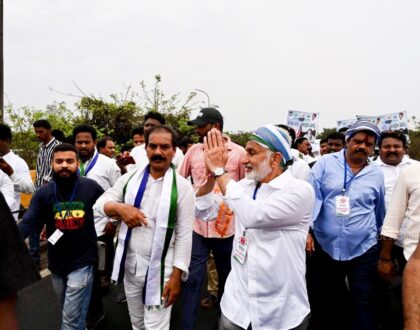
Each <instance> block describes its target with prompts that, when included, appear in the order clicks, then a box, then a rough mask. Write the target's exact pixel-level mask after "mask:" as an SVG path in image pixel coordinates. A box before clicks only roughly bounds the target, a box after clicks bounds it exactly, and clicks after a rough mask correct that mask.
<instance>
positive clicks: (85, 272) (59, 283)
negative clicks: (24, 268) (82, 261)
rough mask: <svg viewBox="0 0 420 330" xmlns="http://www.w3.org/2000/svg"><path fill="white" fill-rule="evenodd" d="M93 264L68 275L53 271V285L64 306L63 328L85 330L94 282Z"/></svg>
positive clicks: (66, 329)
mask: <svg viewBox="0 0 420 330" xmlns="http://www.w3.org/2000/svg"><path fill="white" fill-rule="evenodd" d="M93 272H94V270H93V266H92V265H91V266H86V267H83V268H79V269H76V270H74V271H72V272H71V273H70V274H68V275H67V276H60V275H57V274H54V273H52V274H51V279H52V285H53V289H54V292H55V293H56V295H57V297H58V300H59V303H60V305H61V307H62V319H61V330H70V329H71V330H84V329H85V326H86V314H87V311H88V307H89V301H90V294H91V292H92V283H93Z"/></svg>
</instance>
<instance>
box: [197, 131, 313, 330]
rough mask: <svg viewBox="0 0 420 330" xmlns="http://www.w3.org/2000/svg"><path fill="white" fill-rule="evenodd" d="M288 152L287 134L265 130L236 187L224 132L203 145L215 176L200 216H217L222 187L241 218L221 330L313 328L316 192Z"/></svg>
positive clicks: (250, 149)
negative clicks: (309, 276) (309, 235)
mask: <svg viewBox="0 0 420 330" xmlns="http://www.w3.org/2000/svg"><path fill="white" fill-rule="evenodd" d="M289 146H290V137H289V135H288V132H287V131H286V130H284V129H281V128H278V127H275V126H273V125H266V126H263V127H261V128H259V129H258V130H256V131H255V133H254V134H253V135H252V136H251V138H250V141H248V142H247V144H246V151H247V155H246V156H245V158H244V159H243V162H244V164H245V168H246V178H245V179H243V180H241V181H239V182H235V181H234V180H233V179H231V178H230V176H229V174H228V173H226V172H225V171H224V170H223V168H224V167H225V165H226V162H227V158H228V156H227V150H226V148H225V146H224V142H223V139H222V136H221V133H220V132H219V131H217V130H215V129H212V130H211V131H210V132H209V133H208V135H207V138H206V139H205V141H204V154H205V161H206V166H207V169H208V171H209V172H210V173H213V176H210V178H209V180H208V182H207V183H206V184H205V185H204V186H202V187H201V188H200V189H199V190H198V191H197V211H196V212H197V213H200V217H202V218H205V216H206V215H209V216H210V215H211V213H212V212H215V211H216V212H217V208H218V207H219V205H220V204H219V203H217V201H215V199H214V193H213V188H214V185H215V183H217V185H218V186H219V188H220V190H221V191H222V193H223V195H224V199H225V202H226V203H227V204H228V206H229V208H230V209H231V210H232V211H233V212H234V213H235V217H236V225H235V239H234V243H233V249H234V250H233V253H232V270H231V272H230V274H229V276H228V279H227V281H226V285H225V293H224V295H223V298H222V301H221V310H222V316H221V320H220V325H219V329H248V328H250V327H252V329H254V330H255V329H276V330H279V329H306V326H307V322H308V318H309V303H308V297H307V292H306V285H305V250H304V249H305V237H306V230H308V229H309V224H310V221H311V215H312V208H313V204H314V191H313V188H312V187H311V186H310V185H309V184H308V183H306V182H305V181H302V180H298V179H295V178H294V177H293V176H292V174H291V173H290V171H289V170H288V166H289V164H290V163H291V162H292V155H291V153H290V147H289Z"/></svg>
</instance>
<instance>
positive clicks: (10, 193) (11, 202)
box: [0, 171, 17, 211]
mask: <svg viewBox="0 0 420 330" xmlns="http://www.w3.org/2000/svg"><path fill="white" fill-rule="evenodd" d="M0 191H1V193H2V194H3V196H4V199H5V200H6V203H7V205H8V206H9V208H10V210H12V211H13V210H16V208H17V206H16V201H15V189H14V187H13V183H12V180H10V178H9V176H8V175H7V174H6V173H4V172H3V171H0Z"/></svg>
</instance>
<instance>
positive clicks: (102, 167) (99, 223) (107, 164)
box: [84, 151, 121, 237]
mask: <svg viewBox="0 0 420 330" xmlns="http://www.w3.org/2000/svg"><path fill="white" fill-rule="evenodd" d="M97 153H98V151H95V154H94V155H93V157H92V158H91V159H89V160H88V161H87V162H86V163H85V164H84V166H85V170H86V169H87V168H88V166H89V164H90V162H91V161H92V160H93V158H95V156H96V154H97ZM120 176H121V170H120V168H119V167H118V165H117V164H116V163H115V161H114V160H113V159H111V158H109V157H107V156H105V155H102V154H98V160H97V161H96V164H95V165H94V166H93V167H92V169H91V170H90V171H89V172H88V173H87V175H86V177H87V178H88V179H92V180H94V181H96V183H97V184H99V185H100V186H101V187H102V189H103V190H107V189H109V188H110V187H112V186H113V185H114V183H115V182H116V181H117V180H118V178H119V177H120ZM94 221H95V231H96V235H97V236H98V237H99V236H101V235H103V234H104V230H105V226H106V224H107V223H108V221H109V218H108V217H104V216H102V215H100V214H98V213H97V212H94Z"/></svg>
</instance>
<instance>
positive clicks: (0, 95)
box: [0, 0, 4, 123]
mask: <svg viewBox="0 0 420 330" xmlns="http://www.w3.org/2000/svg"><path fill="white" fill-rule="evenodd" d="M3 58H4V57H3V0H0V122H1V123H2V122H3V121H4V63H3Z"/></svg>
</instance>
